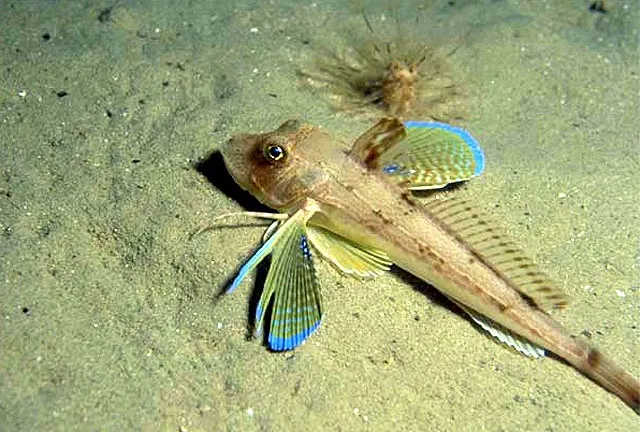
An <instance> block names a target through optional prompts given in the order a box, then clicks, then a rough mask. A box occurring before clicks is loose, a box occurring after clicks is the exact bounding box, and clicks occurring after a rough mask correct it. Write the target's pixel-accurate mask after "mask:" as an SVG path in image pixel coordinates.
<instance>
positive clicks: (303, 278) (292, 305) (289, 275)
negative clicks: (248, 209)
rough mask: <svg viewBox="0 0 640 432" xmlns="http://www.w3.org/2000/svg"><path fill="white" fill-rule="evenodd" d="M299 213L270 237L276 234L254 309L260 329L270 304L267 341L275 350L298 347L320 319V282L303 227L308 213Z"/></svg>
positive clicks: (317, 324)
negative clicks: (268, 266) (269, 264)
mask: <svg viewBox="0 0 640 432" xmlns="http://www.w3.org/2000/svg"><path fill="white" fill-rule="evenodd" d="M300 212H304V210H300V211H299V212H298V213H300ZM298 213H296V214H295V215H293V216H292V217H291V219H290V220H289V221H287V222H286V223H285V224H284V225H283V226H282V227H281V228H280V229H279V230H278V232H277V233H276V234H274V236H272V237H271V238H270V239H269V240H271V239H272V238H273V237H275V236H276V235H279V240H278V241H277V243H276V244H275V246H274V247H273V256H272V259H271V267H270V268H269V272H268V274H267V279H266V281H265V285H264V289H263V291H262V295H261V296H260V301H259V302H258V307H257V309H256V327H257V329H261V328H262V326H263V321H264V319H265V316H266V315H269V314H268V313H266V311H267V309H268V307H269V305H271V304H272V308H271V311H270V315H271V319H270V322H269V324H268V329H267V330H268V336H267V341H268V344H269V348H271V349H272V350H275V351H285V350H290V349H293V348H295V347H297V346H298V345H300V344H301V343H302V342H303V341H304V340H305V339H307V338H308V337H309V336H310V335H311V334H312V333H313V332H314V331H315V330H316V329H317V328H318V326H319V325H320V321H321V320H322V297H321V295H320V286H319V284H318V280H317V277H316V271H315V268H314V265H313V258H312V256H311V250H310V248H309V243H308V240H307V234H306V230H305V223H306V220H305V219H307V220H308V217H305V216H306V215H304V214H300V215H299V214H298Z"/></svg>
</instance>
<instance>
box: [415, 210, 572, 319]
mask: <svg viewBox="0 0 640 432" xmlns="http://www.w3.org/2000/svg"><path fill="white" fill-rule="evenodd" d="M425 208H426V210H427V212H429V213H431V214H432V215H433V216H435V217H437V218H438V219H439V220H440V221H441V222H442V223H444V224H445V225H446V226H447V227H448V228H449V229H450V230H451V232H452V233H453V234H454V235H455V236H456V237H457V238H458V240H460V241H461V242H463V243H466V244H468V245H469V246H470V247H471V249H473V250H474V251H475V252H476V253H477V254H478V255H479V256H481V257H482V258H483V259H484V261H485V263H486V264H487V265H489V266H490V267H491V268H492V269H493V270H494V271H495V272H497V273H498V274H500V275H501V276H502V277H503V278H504V279H506V280H507V281H508V282H509V283H510V284H511V286H512V287H513V288H515V289H517V290H518V291H519V292H520V293H521V294H522V295H523V297H524V298H525V299H527V300H529V301H531V302H532V303H534V304H535V305H536V306H537V307H539V308H540V309H542V310H545V311H547V310H549V309H561V308H564V307H565V306H567V304H568V301H567V296H566V295H565V294H564V293H563V292H562V291H560V290H559V289H558V288H556V287H555V286H554V284H553V282H552V281H551V279H550V278H549V277H548V276H547V275H546V274H545V273H544V272H542V271H541V270H540V269H539V268H538V266H537V265H536V264H535V263H534V262H533V260H532V259H531V258H529V257H528V256H526V255H525V254H524V253H523V252H522V251H521V250H520V249H519V248H518V247H517V246H516V245H515V243H514V242H513V241H511V239H509V237H508V236H507V234H506V233H505V232H504V231H503V230H502V229H501V228H499V227H498V226H497V225H496V224H494V223H493V222H491V221H490V219H489V218H487V217H486V215H485V214H484V213H483V212H481V211H479V210H478V209H476V208H475V207H474V206H473V205H471V204H470V203H469V202H467V201H464V200H460V199H456V198H449V199H444V200H434V201H431V202H429V203H428V204H427V205H426V206H425Z"/></svg>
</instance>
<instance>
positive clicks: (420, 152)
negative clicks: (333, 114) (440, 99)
mask: <svg viewBox="0 0 640 432" xmlns="http://www.w3.org/2000/svg"><path fill="white" fill-rule="evenodd" d="M404 125H405V128H406V130H407V136H406V138H405V139H404V140H402V142H400V143H398V145H396V146H395V147H393V148H390V149H389V151H387V152H385V153H383V154H381V155H380V158H379V160H378V164H379V166H380V169H381V170H382V172H384V173H385V174H387V175H389V177H390V178H393V179H395V180H396V181H397V182H399V183H403V184H407V185H408V187H409V189H411V190H423V189H437V188H441V187H444V186H446V185H447V184H450V183H455V182H460V181H465V180H469V179H471V178H473V177H477V176H479V175H480V174H482V171H483V170H484V153H483V151H482V149H481V148H480V146H479V144H478V142H477V141H476V140H475V139H474V138H473V137H472V136H471V135H470V134H469V132H467V131H466V130H464V129H461V128H459V127H455V126H451V125H449V124H446V123H439V122H419V121H408V122H405V124H404Z"/></svg>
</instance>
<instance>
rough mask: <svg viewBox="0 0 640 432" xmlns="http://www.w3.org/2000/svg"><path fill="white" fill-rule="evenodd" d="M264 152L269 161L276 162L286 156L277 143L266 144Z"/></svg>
mask: <svg viewBox="0 0 640 432" xmlns="http://www.w3.org/2000/svg"><path fill="white" fill-rule="evenodd" d="M264 154H265V156H266V157H267V159H268V160H269V161H271V162H277V161H279V160H282V159H283V158H284V157H285V156H286V152H285V150H284V148H283V147H282V146H280V145H277V144H271V145H270V146H267V147H266V148H265V150H264Z"/></svg>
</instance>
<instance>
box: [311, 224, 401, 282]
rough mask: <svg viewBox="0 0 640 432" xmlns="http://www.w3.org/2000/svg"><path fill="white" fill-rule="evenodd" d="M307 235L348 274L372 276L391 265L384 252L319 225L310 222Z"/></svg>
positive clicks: (325, 255) (328, 257) (364, 276)
mask: <svg viewBox="0 0 640 432" xmlns="http://www.w3.org/2000/svg"><path fill="white" fill-rule="evenodd" d="M307 236H308V237H309V241H310V242H311V245H312V246H313V247H314V248H316V249H317V250H318V252H320V254H321V255H322V256H323V257H325V258H326V259H328V260H329V261H331V262H332V263H333V264H334V265H335V266H336V267H338V269H340V270H341V271H342V272H344V273H346V274H349V275H352V276H358V277H362V278H372V277H376V276H379V275H381V274H382V273H384V272H386V271H387V270H389V268H390V267H391V261H389V258H388V257H387V255H386V254H385V253H384V252H382V251H379V250H377V249H372V248H369V247H366V246H363V245H359V244H356V243H354V242H352V241H350V240H347V239H346V238H344V237H342V236H339V235H338V234H335V233H333V232H331V231H329V230H327V229H324V228H321V227H319V226H315V225H313V224H308V225H307Z"/></svg>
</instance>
